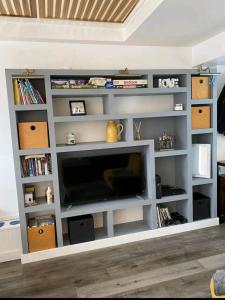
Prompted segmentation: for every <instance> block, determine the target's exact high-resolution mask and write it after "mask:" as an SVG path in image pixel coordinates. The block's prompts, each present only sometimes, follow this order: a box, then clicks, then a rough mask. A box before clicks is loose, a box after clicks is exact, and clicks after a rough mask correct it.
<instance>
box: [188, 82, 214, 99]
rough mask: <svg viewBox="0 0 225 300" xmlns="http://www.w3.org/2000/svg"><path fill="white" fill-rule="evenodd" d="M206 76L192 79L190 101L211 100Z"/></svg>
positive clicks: (209, 86) (210, 91)
mask: <svg viewBox="0 0 225 300" xmlns="http://www.w3.org/2000/svg"><path fill="white" fill-rule="evenodd" d="M209 80H210V79H209V77H207V76H193V77H192V99H193V100H197V99H211V98H212V90H211V85H210V81H209Z"/></svg>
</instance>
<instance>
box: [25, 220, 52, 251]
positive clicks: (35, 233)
mask: <svg viewBox="0 0 225 300" xmlns="http://www.w3.org/2000/svg"><path fill="white" fill-rule="evenodd" d="M27 231H28V232H27V235H28V245H29V252H31V253H32V252H38V251H44V250H48V249H53V248H56V228H55V219H54V217H53V216H42V217H36V218H33V219H30V220H29V225H28V229H27Z"/></svg>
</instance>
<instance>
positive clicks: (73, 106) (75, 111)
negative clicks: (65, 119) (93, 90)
mask: <svg viewBox="0 0 225 300" xmlns="http://www.w3.org/2000/svg"><path fill="white" fill-rule="evenodd" d="M70 112H71V116H85V115H86V114H87V112H86V105H85V101H83V100H78V101H70Z"/></svg>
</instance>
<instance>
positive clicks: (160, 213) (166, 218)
mask: <svg viewBox="0 0 225 300" xmlns="http://www.w3.org/2000/svg"><path fill="white" fill-rule="evenodd" d="M171 220H172V217H171V215H170V212H169V209H168V207H166V206H164V205H158V206H157V221H158V227H159V228H161V227H165V226H168V225H169V223H170V221H171Z"/></svg>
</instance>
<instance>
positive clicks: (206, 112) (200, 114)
mask: <svg viewBox="0 0 225 300" xmlns="http://www.w3.org/2000/svg"><path fill="white" fill-rule="evenodd" d="M204 128H211V107H210V106H194V107H192V129H204Z"/></svg>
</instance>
